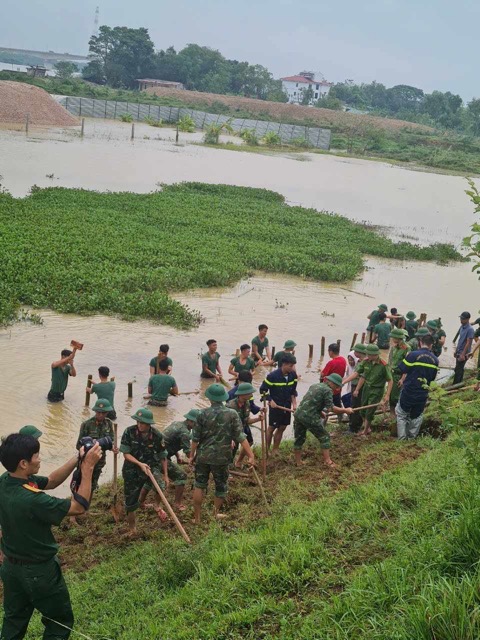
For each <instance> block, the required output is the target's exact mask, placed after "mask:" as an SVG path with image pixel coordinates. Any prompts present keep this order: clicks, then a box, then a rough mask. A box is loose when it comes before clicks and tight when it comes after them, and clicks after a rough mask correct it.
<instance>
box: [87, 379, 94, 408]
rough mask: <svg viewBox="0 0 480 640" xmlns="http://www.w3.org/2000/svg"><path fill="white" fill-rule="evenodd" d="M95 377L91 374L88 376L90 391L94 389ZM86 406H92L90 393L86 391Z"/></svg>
mask: <svg viewBox="0 0 480 640" xmlns="http://www.w3.org/2000/svg"><path fill="white" fill-rule="evenodd" d="M92 379H93V376H92V374H91V373H89V374H88V376H87V387H88V388H89V389H91V388H92V384H93V380H92ZM85 406H86V407H88V406H90V394H89V393H88V391H85Z"/></svg>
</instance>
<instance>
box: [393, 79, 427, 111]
mask: <svg viewBox="0 0 480 640" xmlns="http://www.w3.org/2000/svg"><path fill="white" fill-rule="evenodd" d="M423 100H424V93H423V91H422V89H417V87H411V86H410V85H407V84H397V85H396V86H395V87H391V89H387V102H386V106H387V107H388V108H389V110H390V112H392V113H398V112H399V111H411V112H414V113H416V112H418V111H419V109H420V107H421V105H422V103H423Z"/></svg>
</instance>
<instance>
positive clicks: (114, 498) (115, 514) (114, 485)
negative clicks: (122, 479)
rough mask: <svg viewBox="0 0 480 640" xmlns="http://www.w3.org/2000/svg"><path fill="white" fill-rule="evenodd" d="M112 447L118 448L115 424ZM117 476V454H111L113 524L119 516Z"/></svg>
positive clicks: (114, 424) (115, 424) (114, 426)
mask: <svg viewBox="0 0 480 640" xmlns="http://www.w3.org/2000/svg"><path fill="white" fill-rule="evenodd" d="M113 446H114V448H115V449H116V448H117V446H118V424H117V423H116V422H114V423H113ZM117 475H118V453H116V452H114V453H113V479H112V494H113V495H112V506H111V509H110V511H111V512H112V515H113V518H114V520H115V522H118V521H119V514H118V510H117V503H118V483H117Z"/></svg>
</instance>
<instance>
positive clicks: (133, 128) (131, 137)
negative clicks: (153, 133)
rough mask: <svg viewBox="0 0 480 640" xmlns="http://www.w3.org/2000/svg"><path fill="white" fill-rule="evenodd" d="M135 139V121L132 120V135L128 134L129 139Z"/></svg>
mask: <svg viewBox="0 0 480 640" xmlns="http://www.w3.org/2000/svg"><path fill="white" fill-rule="evenodd" d="M134 139H135V123H134V122H132V135H131V136H130V140H134Z"/></svg>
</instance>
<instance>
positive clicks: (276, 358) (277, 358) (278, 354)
mask: <svg viewBox="0 0 480 640" xmlns="http://www.w3.org/2000/svg"><path fill="white" fill-rule="evenodd" d="M286 354H288V355H293V352H292V351H276V352H275V355H274V356H273V361H274V362H275V363H276V365H277V366H278V367H279V366H280V361H281V359H282V358H283V356H284V355H286Z"/></svg>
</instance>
